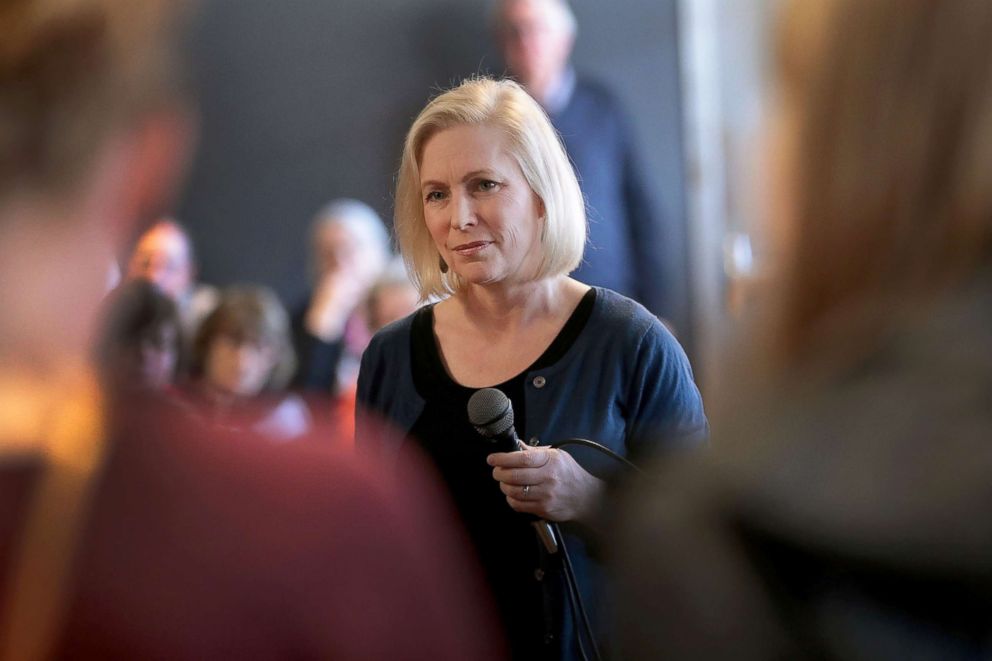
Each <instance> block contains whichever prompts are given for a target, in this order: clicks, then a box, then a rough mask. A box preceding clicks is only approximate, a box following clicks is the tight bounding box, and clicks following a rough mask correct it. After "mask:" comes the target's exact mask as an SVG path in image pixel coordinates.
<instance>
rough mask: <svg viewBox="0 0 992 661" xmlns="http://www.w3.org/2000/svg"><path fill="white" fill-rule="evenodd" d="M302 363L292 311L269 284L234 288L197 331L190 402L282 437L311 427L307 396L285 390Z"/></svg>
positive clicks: (219, 419)
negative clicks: (291, 326)
mask: <svg viewBox="0 0 992 661" xmlns="http://www.w3.org/2000/svg"><path fill="white" fill-rule="evenodd" d="M295 367H296V358H295V356H294V354H293V347H292V344H291V343H290V339H289V321H288V318H287V316H286V311H285V309H284V308H283V306H282V304H281V303H280V302H279V299H278V298H277V297H276V295H275V293H274V292H272V291H270V290H268V289H266V288H263V287H232V288H228V289H226V290H224V291H223V292H222V293H221V296H220V301H219V303H218V304H217V307H216V308H214V311H213V312H211V313H210V314H209V315H208V316H207V318H206V319H204V320H203V323H202V324H200V330H199V331H198V332H197V334H196V340H195V341H194V343H193V355H192V359H191V364H190V377H191V384H190V386H189V388H188V389H187V394H188V395H189V401H191V402H192V403H193V404H194V407H195V409H196V410H197V411H199V412H200V413H201V414H203V416H204V417H205V418H206V419H207V420H209V421H210V422H211V423H212V424H215V425H220V426H223V427H227V428H230V429H245V428H249V429H253V430H254V431H256V432H258V433H259V434H261V435H263V436H267V437H270V438H273V439H278V440H287V439H291V438H296V437H299V436H301V435H303V434H305V433H306V432H307V430H308V429H309V427H310V413H309V411H308V410H307V407H306V404H304V403H303V400H302V399H300V398H299V397H297V396H296V395H293V394H287V393H286V392H285V386H286V384H287V383H288V382H289V378H290V376H291V375H292V373H293V370H294V369H295Z"/></svg>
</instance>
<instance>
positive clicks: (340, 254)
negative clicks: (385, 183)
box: [293, 198, 390, 395]
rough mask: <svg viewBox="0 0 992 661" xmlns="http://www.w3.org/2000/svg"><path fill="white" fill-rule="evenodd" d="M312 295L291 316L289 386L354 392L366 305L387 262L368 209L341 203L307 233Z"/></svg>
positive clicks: (382, 232)
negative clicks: (293, 366) (293, 358)
mask: <svg viewBox="0 0 992 661" xmlns="http://www.w3.org/2000/svg"><path fill="white" fill-rule="evenodd" d="M310 252H311V254H310V260H311V266H310V268H311V276H312V287H313V289H312V291H311V292H310V293H309V294H308V296H307V301H306V303H305V304H304V305H302V306H300V308H299V310H298V311H297V312H296V313H295V314H294V317H293V343H294V347H295V348H296V354H297V358H298V361H299V362H298V368H297V372H296V376H295V377H294V379H293V385H294V386H295V387H297V388H300V389H302V390H308V391H314V392H316V393H323V394H327V395H337V394H339V393H341V392H343V391H346V390H348V389H349V388H353V387H354V384H355V381H356V379H357V378H358V361H359V359H360V358H361V355H362V352H363V351H364V350H365V346H366V345H367V344H368V341H369V337H370V335H369V332H368V327H367V325H366V320H365V318H364V313H365V310H364V303H365V299H366V298H367V296H368V294H369V291H370V290H371V289H372V286H373V285H374V284H375V282H376V280H377V279H378V278H379V275H380V274H381V273H382V270H383V269H384V268H385V266H386V264H387V262H388V261H389V255H390V249H389V235H388V233H387V232H386V227H385V225H384V224H383V222H382V219H381V218H379V215H378V214H377V213H376V212H375V211H374V210H373V209H372V208H371V207H370V206H368V205H367V204H365V203H364V202H360V201H358V200H352V199H347V198H342V199H338V200H334V201H333V202H330V203H329V204H328V205H327V206H325V207H324V208H323V209H321V211H320V212H318V213H317V216H316V217H315V219H314V221H313V223H312V224H311V229H310Z"/></svg>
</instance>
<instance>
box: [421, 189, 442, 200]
mask: <svg viewBox="0 0 992 661" xmlns="http://www.w3.org/2000/svg"><path fill="white" fill-rule="evenodd" d="M424 199H425V200H426V201H427V202H440V201H441V200H443V199H444V193H442V192H441V191H439V190H432V191H430V192H429V193H427V195H426V196H424Z"/></svg>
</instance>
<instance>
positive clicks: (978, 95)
mask: <svg viewBox="0 0 992 661" xmlns="http://www.w3.org/2000/svg"><path fill="white" fill-rule="evenodd" d="M989 34H992V3H989V2H970V1H963V2H933V1H932V0H898V1H882V0H872V1H871V2H865V1H864V0H817V1H816V2H805V1H803V2H790V3H788V4H787V6H786V7H785V8H784V11H783V14H782V15H781V21H780V25H779V32H778V41H777V43H776V50H777V52H776V67H777V72H776V73H777V79H778V84H779V88H778V94H779V98H778V102H779V106H778V110H779V115H778V116H777V117H776V119H777V125H776V126H775V128H776V129H778V131H779V134H778V135H777V136H775V137H780V138H782V139H781V140H780V141H779V142H778V143H777V144H776V146H777V147H778V148H779V153H778V156H779V162H778V163H776V164H775V165H776V166H777V169H776V171H775V172H774V173H773V177H772V178H773V180H775V182H776V184H777V185H778V186H780V189H779V190H778V191H777V192H778V193H779V194H780V199H778V200H774V201H773V205H777V206H775V207H774V211H775V214H773V215H776V216H777V217H776V218H775V219H774V220H775V222H776V225H777V228H778V230H779V231H780V232H781V236H780V237H778V238H779V239H780V240H781V244H782V247H783V253H782V257H783V261H782V264H781V266H782V272H781V273H780V274H779V278H780V285H779V286H780V290H779V291H777V292H776V295H777V297H778V299H779V300H778V304H779V307H778V310H777V314H776V316H775V317H774V321H773V324H772V326H773V327H772V328H771V329H770V337H769V338H768V339H769V344H770V346H771V347H774V348H773V349H772V353H773V354H777V356H776V358H777V360H778V361H780V362H781V363H782V364H783V365H788V364H793V363H796V362H802V361H804V360H807V359H810V358H813V357H814V355H815V354H816V353H817V352H818V350H819V349H820V348H821V347H820V346H819V340H820V339H821V338H823V337H825V336H828V335H829V336H830V337H831V338H832V342H833V345H834V346H835V347H836V348H837V349H838V350H839V351H841V354H845V353H847V352H850V351H855V352H856V351H859V350H861V349H863V348H864V347H865V345H866V344H867V343H868V342H870V341H871V339H872V338H873V337H875V335H876V334H877V333H879V332H882V331H884V330H885V328H887V327H891V325H892V324H893V323H897V319H898V316H895V315H894V314H893V313H894V312H896V311H906V312H909V313H912V312H918V310H917V309H915V308H917V307H918V305H917V304H925V303H926V301H927V300H928V299H929V298H931V297H932V296H933V295H934V294H936V293H938V292H940V291H941V290H943V289H945V288H946V287H948V286H950V285H952V284H954V283H956V282H958V281H960V280H961V279H962V278H967V277H968V276H971V275H973V274H974V273H975V272H976V271H977V270H978V269H979V268H980V267H981V266H982V265H983V264H984V263H988V262H989V258H990V256H992V250H990V247H992V240H990V239H992V39H989V37H988V35H989ZM838 333H839V335H838ZM845 338H846V341H845Z"/></svg>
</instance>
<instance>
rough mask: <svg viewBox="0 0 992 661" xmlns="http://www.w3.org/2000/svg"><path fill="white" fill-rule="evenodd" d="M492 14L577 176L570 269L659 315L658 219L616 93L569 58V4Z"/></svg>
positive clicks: (502, 4) (504, 2) (512, 6)
mask: <svg viewBox="0 0 992 661" xmlns="http://www.w3.org/2000/svg"><path fill="white" fill-rule="evenodd" d="M493 18H494V27H495V32H496V39H497V42H498V43H499V46H500V49H501V51H502V53H503V59H504V62H505V63H506V66H507V68H508V70H509V72H510V73H511V74H512V75H513V76H514V77H515V78H516V79H517V81H518V82H520V83H521V84H522V85H523V86H524V87H525V88H526V89H527V91H528V92H530V94H531V96H533V97H534V98H535V99H536V100H537V102H538V103H540V104H541V106H543V107H544V109H545V111H547V113H548V115H549V116H550V117H551V121H552V123H553V124H554V126H555V128H556V129H557V130H558V132H559V133H560V134H561V137H562V140H563V141H564V143H565V149H566V151H568V155H569V157H570V158H571V160H572V163H573V165H574V167H575V170H576V173H577V174H578V176H579V183H580V185H581V187H582V192H583V195H584V196H585V199H586V205H587V207H588V209H587V213H588V216H589V241H588V243H587V245H586V251H585V255H584V257H583V260H582V263H581V265H580V266H579V268H578V269H577V270H576V271H575V272H574V273H573V274H572V275H573V276H574V277H576V278H578V279H579V280H581V281H583V282H586V283H588V284H591V285H599V286H602V287H607V288H609V289H613V290H615V291H617V292H619V293H621V294H624V295H626V296H629V297H631V298H634V299H635V300H637V301H639V302H641V303H642V304H644V306H645V307H647V308H648V309H649V310H651V311H652V312H654V313H655V314H656V315H658V316H665V315H666V314H668V313H669V311H668V310H667V308H666V306H667V305H668V304H669V301H666V300H665V296H664V292H665V285H666V284H668V283H665V282H664V275H663V270H662V268H661V264H660V262H661V258H662V250H661V248H662V246H661V230H662V228H661V219H660V218H659V215H658V212H657V209H656V206H655V204H654V203H653V200H651V199H650V195H649V193H648V190H647V189H646V187H645V186H644V182H643V179H642V177H641V173H640V171H639V164H638V161H637V157H636V154H635V153H634V149H633V135H632V131H631V127H630V126H629V125H628V124H627V121H626V118H625V116H624V113H623V111H622V109H621V107H620V105H619V103H618V101H617V99H616V98H615V97H614V96H613V94H612V93H611V92H609V91H608V90H607V89H605V88H604V87H602V86H600V85H599V84H597V83H594V82H591V81H589V80H586V79H585V78H583V77H580V76H579V75H578V74H577V73H576V72H575V70H574V69H573V68H572V67H571V65H570V64H569V58H570V56H571V53H572V46H573V45H574V43H575V35H576V31H577V23H576V20H575V15H574V14H573V13H572V10H571V8H570V7H569V6H568V3H567V2H566V1H565V0H497V2H496V6H495V8H494V14H493Z"/></svg>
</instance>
